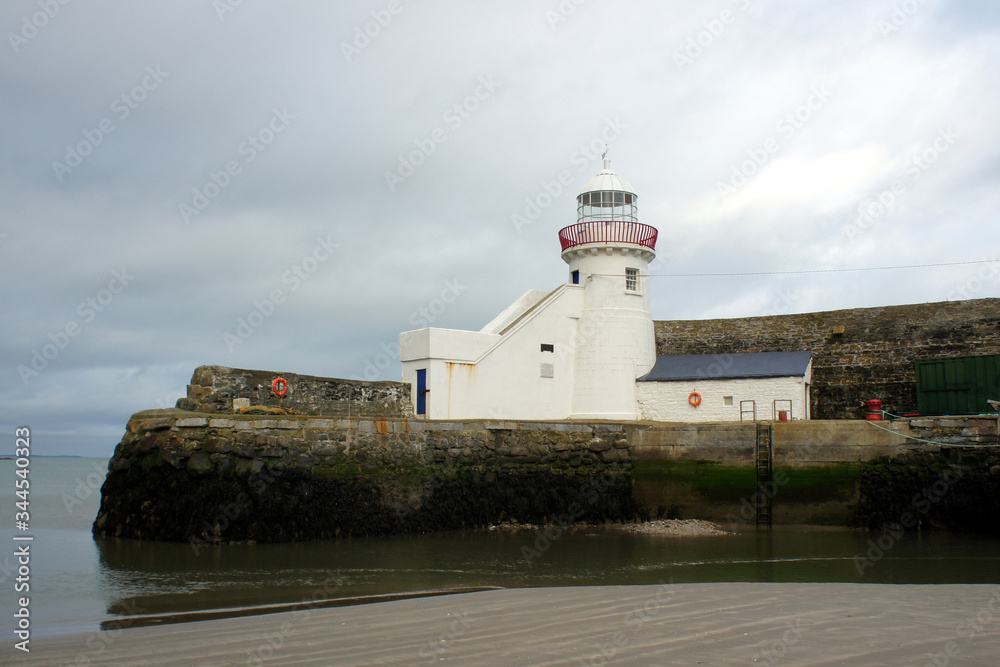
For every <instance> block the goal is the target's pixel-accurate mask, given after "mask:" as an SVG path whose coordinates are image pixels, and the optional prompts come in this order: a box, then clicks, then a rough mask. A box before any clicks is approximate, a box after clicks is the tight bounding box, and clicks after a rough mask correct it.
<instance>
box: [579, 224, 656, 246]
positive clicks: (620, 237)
mask: <svg viewBox="0 0 1000 667" xmlns="http://www.w3.org/2000/svg"><path fill="white" fill-rule="evenodd" d="M658 233H659V232H658V231H657V230H656V227H652V226H650V225H645V224H643V223H641V222H628V221H625V220H598V221H593V222H578V223H576V224H575V225H570V226H569V227H563V228H562V229H560V230H559V242H560V243H561V244H562V249H563V250H566V249H567V248H573V247H575V246H578V245H585V244H587V243H634V244H636V245H641V246H644V247H646V248H649V249H650V250H655V249H656V236H657V234H658Z"/></svg>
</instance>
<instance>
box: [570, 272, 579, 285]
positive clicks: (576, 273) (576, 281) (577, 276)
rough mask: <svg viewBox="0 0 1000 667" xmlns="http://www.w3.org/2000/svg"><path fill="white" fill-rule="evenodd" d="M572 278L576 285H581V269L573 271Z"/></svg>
mask: <svg viewBox="0 0 1000 667" xmlns="http://www.w3.org/2000/svg"><path fill="white" fill-rule="evenodd" d="M570 278H571V279H572V280H573V284H574V285H579V284H580V270H579V269H577V270H576V271H574V272H573V273H571V274H570Z"/></svg>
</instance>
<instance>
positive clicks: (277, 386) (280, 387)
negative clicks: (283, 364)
mask: <svg viewBox="0 0 1000 667" xmlns="http://www.w3.org/2000/svg"><path fill="white" fill-rule="evenodd" d="M271 391H273V392H274V395H275V396H284V395H285V394H287V393H288V380H286V379H285V378H283V377H281V376H280V375H279V376H278V377H276V378H274V380H273V381H272V382H271Z"/></svg>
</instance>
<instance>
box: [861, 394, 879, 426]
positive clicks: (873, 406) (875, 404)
mask: <svg viewBox="0 0 1000 667" xmlns="http://www.w3.org/2000/svg"><path fill="white" fill-rule="evenodd" d="M865 405H867V406H868V416H867V417H865V419H866V420H867V421H870V422H880V421H882V401H880V400H879V399H877V398H873V399H871V400H870V401H865Z"/></svg>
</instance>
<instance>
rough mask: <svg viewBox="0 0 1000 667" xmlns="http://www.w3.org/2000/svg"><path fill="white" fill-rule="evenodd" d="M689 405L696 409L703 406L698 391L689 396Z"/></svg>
mask: <svg viewBox="0 0 1000 667" xmlns="http://www.w3.org/2000/svg"><path fill="white" fill-rule="evenodd" d="M688 403H690V404H691V405H693V406H694V407H698V406H699V405H701V394H699V393H698V392H696V391H692V392H691V394H690V395H689V396H688Z"/></svg>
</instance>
